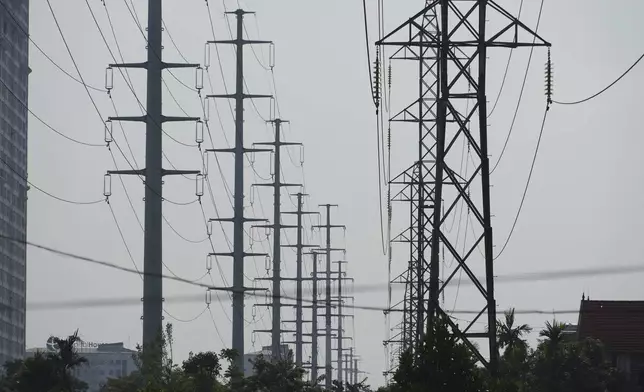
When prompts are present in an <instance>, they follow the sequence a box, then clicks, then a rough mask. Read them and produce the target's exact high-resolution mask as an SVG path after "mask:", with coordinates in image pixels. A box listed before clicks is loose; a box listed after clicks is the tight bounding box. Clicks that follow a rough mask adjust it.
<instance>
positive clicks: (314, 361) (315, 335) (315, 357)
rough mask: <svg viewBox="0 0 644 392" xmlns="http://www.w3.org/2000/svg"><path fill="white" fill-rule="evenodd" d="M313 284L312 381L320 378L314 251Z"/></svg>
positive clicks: (314, 255)
mask: <svg viewBox="0 0 644 392" xmlns="http://www.w3.org/2000/svg"><path fill="white" fill-rule="evenodd" d="M311 255H312V256H313V275H312V284H313V289H312V290H313V292H312V293H311V294H312V296H313V301H312V304H311V381H313V382H315V381H317V379H318V253H315V252H313V253H312V254H311Z"/></svg>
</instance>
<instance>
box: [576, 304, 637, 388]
mask: <svg viewBox="0 0 644 392" xmlns="http://www.w3.org/2000/svg"><path fill="white" fill-rule="evenodd" d="M578 334H579V339H586V338H593V339H598V340H600V341H601V342H602V343H603V345H604V347H605V349H606V352H607V353H608V354H609V355H610V358H611V359H612V362H613V365H614V366H615V367H616V368H617V369H619V370H620V371H622V372H624V373H625V374H626V375H627V377H628V378H629V380H630V383H631V384H632V387H633V388H634V389H633V390H636V391H642V392H644V301H591V300H586V299H582V301H581V305H580V309H579V322H578Z"/></svg>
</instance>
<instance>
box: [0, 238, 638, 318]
mask: <svg viewBox="0 0 644 392" xmlns="http://www.w3.org/2000/svg"><path fill="white" fill-rule="evenodd" d="M0 238H2V239H5V240H8V241H12V242H16V243H20V244H23V245H27V246H30V247H33V248H37V249H40V250H43V251H46V252H48V253H52V254H56V255H59V256H62V257H66V258H70V259H74V260H79V261H83V262H88V263H90V264H95V265H100V266H103V267H107V268H111V269H116V270H119V271H123V272H128V273H135V274H141V275H154V276H160V277H162V278H164V279H169V280H174V281H178V282H181V283H185V284H188V285H192V286H196V287H201V288H206V289H209V290H214V291H223V292H232V291H234V290H233V289H231V288H229V287H213V286H209V285H206V284H204V283H199V282H192V281H190V280H188V279H184V278H180V277H173V276H167V275H162V274H152V273H146V272H138V271H137V270H136V269H132V268H127V267H123V266H121V265H118V264H116V263H113V262H109V261H102V260H98V259H95V258H91V257H86V256H81V255H77V254H74V253H71V252H67V251H63V250H59V249H56V248H53V247H50V246H46V245H42V244H38V243H35V242H32V241H27V240H23V239H19V238H15V237H11V236H6V235H2V234H0ZM643 272H644V266H641V265H622V266H612V267H598V268H584V269H570V270H551V271H542V272H532V273H522V274H515V275H505V276H503V275H502V276H498V277H497V278H496V280H497V281H498V282H505V283H508V282H536V281H552V280H561V279H569V278H573V277H589V276H602V275H618V274H633V273H643ZM386 286H387V285H386V283H382V284H369V285H361V286H357V287H354V293H367V292H373V291H382V290H386ZM247 295H251V296H258V294H257V293H255V292H254V291H249V292H248V293H247ZM275 295H278V296H280V294H279V293H278V294H275V293H272V296H275ZM281 297H282V298H284V299H289V300H294V299H296V298H295V297H294V296H288V295H286V296H285V295H281ZM138 301H139V302H140V299H138ZM303 301H306V302H311V303H312V302H313V301H315V300H308V299H303ZM317 302H320V303H324V302H325V300H319V301H317ZM353 307H354V308H355V309H364V310H381V311H385V310H386V309H384V308H378V307H373V306H358V305H356V306H353ZM477 312H480V310H479V311H477Z"/></svg>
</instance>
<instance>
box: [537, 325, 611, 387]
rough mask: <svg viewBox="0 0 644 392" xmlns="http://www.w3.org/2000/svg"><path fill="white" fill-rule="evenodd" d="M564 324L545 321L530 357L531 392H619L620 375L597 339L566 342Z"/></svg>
mask: <svg viewBox="0 0 644 392" xmlns="http://www.w3.org/2000/svg"><path fill="white" fill-rule="evenodd" d="M563 329H564V324H562V323H559V322H557V321H556V320H554V321H553V322H552V323H551V322H546V325H545V328H544V329H543V330H542V331H541V332H540V333H539V336H540V337H542V340H541V341H540V342H539V345H538V346H537V349H536V350H535V352H534V354H533V355H532V358H531V383H530V384H531V389H530V391H531V392H569V391H574V392H606V391H608V392H619V391H622V390H623V387H624V378H623V376H622V375H621V374H620V373H619V372H618V371H617V370H616V369H615V368H614V367H612V366H611V364H610V362H608V358H607V356H606V353H605V351H604V348H603V346H602V344H601V343H600V342H599V341H598V340H594V339H586V340H583V341H573V342H566V341H564V339H563Z"/></svg>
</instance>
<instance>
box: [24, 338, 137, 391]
mask: <svg viewBox="0 0 644 392" xmlns="http://www.w3.org/2000/svg"><path fill="white" fill-rule="evenodd" d="M50 341H51V339H50ZM50 341H48V342H47V346H46V347H43V348H32V349H29V350H27V356H31V355H33V354H34V353H35V352H38V351H40V352H51V351H55V350H56V347H55V345H53V344H51V343H50ZM76 350H77V351H78V353H79V354H80V355H81V356H82V357H85V358H86V359H87V363H86V364H85V365H82V366H80V367H78V368H76V369H75V370H74V373H73V375H74V377H76V378H78V379H79V380H81V381H84V382H86V383H87V385H88V386H89V389H88V392H100V390H101V387H102V386H103V385H105V383H107V380H108V379H110V378H120V377H125V376H128V375H130V374H131V373H132V372H133V371H135V370H137V368H136V364H135V362H134V357H133V356H134V354H135V353H136V351H134V350H130V349H127V348H125V346H124V345H123V343H108V344H94V343H88V342H81V344H80V345H79V346H78V347H77V348H76Z"/></svg>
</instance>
